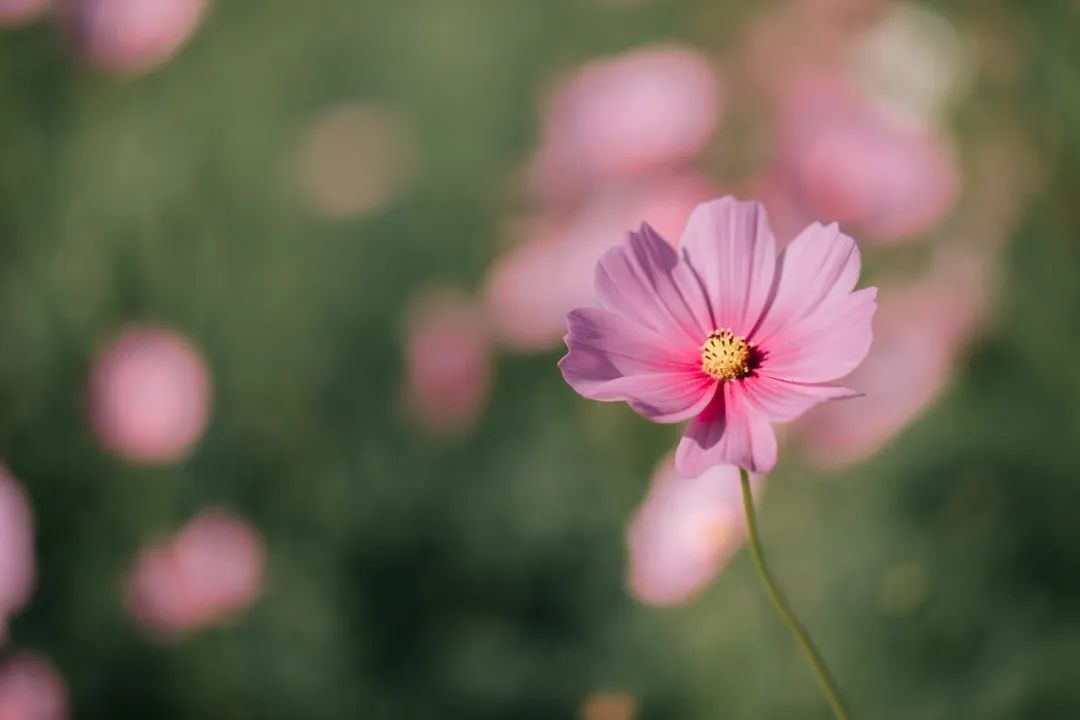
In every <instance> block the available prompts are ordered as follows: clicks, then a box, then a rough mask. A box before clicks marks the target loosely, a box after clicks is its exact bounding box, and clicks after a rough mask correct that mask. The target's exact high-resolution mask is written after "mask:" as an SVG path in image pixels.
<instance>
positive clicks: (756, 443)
mask: <svg viewBox="0 0 1080 720" xmlns="http://www.w3.org/2000/svg"><path fill="white" fill-rule="evenodd" d="M742 385H743V384H742V383H740V382H727V383H724V384H723V391H722V392H718V393H716V395H715V396H714V397H713V400H712V402H711V403H710V404H709V405H708V407H706V408H705V410H704V411H702V412H701V414H699V415H698V416H697V417H695V418H694V420H693V421H692V422H691V423H690V427H688V428H687V429H686V434H685V435H684V436H683V439H682V441H680V442H679V449H678V451H677V452H676V454H675V466H676V467H677V468H678V471H679V474H680V475H683V476H685V477H696V476H698V475H700V474H702V473H703V472H705V471H706V470H708V469H709V468H710V467H712V466H714V465H735V466H737V467H741V468H744V469H746V470H748V471H750V472H753V473H760V474H765V473H768V472H769V471H770V470H772V469H773V466H775V465H776V435H775V434H774V433H773V429H772V426H770V425H769V420H768V418H767V417H766V416H765V415H764V413H762V412H761V411H760V410H758V409H757V408H755V407H754V406H753V405H752V404H751V402H750V401H749V399H748V398H747V396H746V390H745V389H744V388H743V386H742Z"/></svg>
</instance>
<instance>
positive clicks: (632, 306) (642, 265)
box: [596, 224, 713, 347]
mask: <svg viewBox="0 0 1080 720" xmlns="http://www.w3.org/2000/svg"><path fill="white" fill-rule="evenodd" d="M596 292H597V295H598V296H599V298H600V304H601V305H602V306H603V307H605V308H607V309H608V310H611V311H613V312H617V313H619V314H621V315H624V316H626V317H627V318H630V319H631V320H634V321H635V322H637V323H638V324H640V325H643V326H645V327H647V328H649V329H650V330H652V331H653V332H655V333H656V334H658V335H661V336H663V337H665V338H666V339H668V340H670V341H671V342H682V343H686V344H688V345H689V346H691V347H698V346H700V345H701V343H702V342H704V340H705V338H706V337H707V336H708V334H709V332H710V331H712V330H713V327H712V324H711V323H712V317H711V315H710V314H709V303H708V300H707V299H706V298H705V294H704V292H703V291H702V288H701V284H700V283H699V282H698V280H697V277H695V275H694V272H693V271H692V270H691V269H690V268H689V267H688V266H687V265H686V264H685V263H683V262H680V260H679V255H678V253H676V252H675V250H674V248H672V247H671V245H669V244H668V243H667V242H665V241H664V239H663V238H661V237H660V235H658V234H657V232H656V231H655V230H653V229H652V228H651V227H650V226H649V225H648V224H642V226H641V229H640V230H639V231H638V232H636V233H634V232H632V233H630V239H629V242H628V243H625V244H622V245H620V246H618V247H614V248H612V249H610V250H608V251H607V252H606V253H604V256H603V257H602V258H601V259H600V262H599V263H598V264H597V266H596Z"/></svg>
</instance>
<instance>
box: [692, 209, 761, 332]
mask: <svg viewBox="0 0 1080 720" xmlns="http://www.w3.org/2000/svg"><path fill="white" fill-rule="evenodd" d="M682 247H683V253H684V257H685V258H686V260H687V262H689V263H690V266H691V267H693V269H694V271H695V272H696V273H697V274H698V276H699V277H700V278H701V281H702V283H703V284H704V286H705V292H706V295H707V297H708V299H709V303H710V306H711V308H712V315H713V320H714V323H713V326H714V327H713V328H712V329H716V328H729V329H731V330H732V331H734V333H735V334H736V335H743V336H745V335H748V334H749V333H750V331H751V330H752V329H753V328H754V326H755V325H756V324H757V321H758V319H759V318H760V317H761V313H762V310H763V309H764V308H765V305H766V303H767V302H768V299H769V293H770V291H771V290H772V282H773V273H774V270H775V267H776V240H775V239H774V238H773V233H772V229H771V228H770V227H769V218H768V215H766V213H765V208H764V206H762V205H761V204H760V203H754V202H740V201H738V200H736V199H735V198H732V197H725V198H722V199H720V200H714V201H713V202H710V203H705V204H703V205H699V206H698V207H697V209H695V210H694V212H693V213H692V214H691V215H690V219H689V220H688V221H687V223H686V230H685V231H684V232H683V237H682Z"/></svg>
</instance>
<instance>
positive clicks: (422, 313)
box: [405, 290, 492, 435]
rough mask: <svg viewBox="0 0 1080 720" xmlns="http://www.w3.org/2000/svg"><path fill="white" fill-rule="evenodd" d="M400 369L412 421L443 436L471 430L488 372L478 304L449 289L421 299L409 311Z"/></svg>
mask: <svg viewBox="0 0 1080 720" xmlns="http://www.w3.org/2000/svg"><path fill="white" fill-rule="evenodd" d="M405 373H406V381H405V403H406V407H407V409H408V412H409V415H410V417H411V418H412V420H413V421H414V422H415V423H416V424H417V425H419V426H421V427H423V428H425V429H426V430H429V431H431V432H434V433H437V434H444V435H460V434H464V433H466V432H468V431H469V430H471V429H472V427H473V426H474V425H475V424H476V421H477V419H478V418H479V416H480V412H481V411H482V410H483V407H484V403H485V401H486V400H487V394H488V388H489V387H490V385H491V376H492V361H491V352H490V343H489V340H488V331H487V325H486V321H485V319H484V314H483V310H482V308H481V307H480V306H479V304H478V303H476V302H475V301H473V300H471V299H469V298H467V297H465V296H464V295H462V294H460V293H457V292H454V291H450V290H442V291H433V292H430V293H428V294H426V295H424V296H423V297H421V298H420V299H419V300H418V301H417V302H416V303H415V304H414V306H413V307H412V309H411V311H410V313H409V318H408V328H407V334H406V340H405Z"/></svg>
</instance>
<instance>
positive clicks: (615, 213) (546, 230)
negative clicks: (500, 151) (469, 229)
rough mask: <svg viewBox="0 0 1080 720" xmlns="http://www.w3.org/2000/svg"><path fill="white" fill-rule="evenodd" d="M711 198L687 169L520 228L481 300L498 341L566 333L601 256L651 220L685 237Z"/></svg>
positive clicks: (551, 339)
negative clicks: (519, 237)
mask: <svg viewBox="0 0 1080 720" xmlns="http://www.w3.org/2000/svg"><path fill="white" fill-rule="evenodd" d="M713 195H714V190H713V188H712V186H711V185H710V183H709V182H708V180H706V179H705V178H704V177H702V176H700V175H698V174H696V173H690V172H684V173H678V174H674V175H662V176H659V177H656V178H654V179H652V180H649V181H646V182H639V183H631V184H627V185H621V186H614V187H610V188H609V189H608V190H607V191H606V192H601V193H598V194H596V195H595V196H594V197H593V198H592V199H591V200H590V201H589V202H588V204H587V205H586V206H584V207H583V208H581V209H580V210H579V211H577V212H575V213H574V214H573V215H572V216H570V217H569V218H552V217H545V218H543V219H540V220H536V221H533V222H532V223H527V224H525V225H524V229H523V232H522V233H521V234H523V235H524V236H525V238H526V239H525V241H524V242H523V243H521V244H520V245H518V246H517V247H514V248H512V249H510V250H509V251H508V252H507V253H506V254H504V255H503V256H502V257H500V258H499V259H497V260H496V261H495V263H494V264H493V265H492V267H491V270H490V272H489V273H488V278H487V286H486V290H485V303H486V306H487V313H488V318H489V321H490V322H491V325H492V329H493V331H494V333H495V335H496V337H497V338H498V340H499V341H500V342H501V343H503V344H504V345H507V346H509V347H511V348H514V349H518V350H543V349H547V348H550V347H554V346H555V345H557V344H558V342H559V340H560V339H561V338H562V336H563V334H564V333H565V332H566V320H565V318H566V313H567V312H569V311H570V310H572V309H573V308H575V307H579V306H582V305H589V304H591V303H592V301H593V298H594V292H593V274H594V271H595V267H596V262H597V260H599V259H600V256H601V255H603V253H604V251H605V250H607V249H608V248H611V247H613V246H615V245H617V244H618V243H619V242H620V241H622V240H623V239H624V238H625V237H626V234H627V233H628V232H629V231H631V230H633V229H634V228H636V227H638V226H639V225H640V224H641V223H642V221H648V222H649V223H650V224H652V225H653V226H654V227H655V228H656V229H657V231H658V232H660V233H662V234H663V236H664V237H667V238H677V237H679V235H680V234H681V233H682V229H683V227H684V226H685V224H686V219H687V218H688V217H689V216H690V212H691V210H693V209H694V207H695V206H696V205H698V204H699V203H701V202H703V201H704V200H706V199H707V198H709V197H712V196H713Z"/></svg>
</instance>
